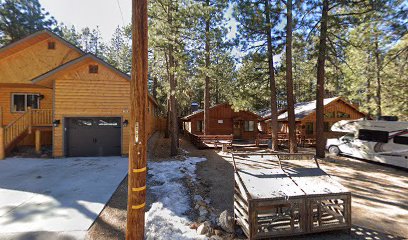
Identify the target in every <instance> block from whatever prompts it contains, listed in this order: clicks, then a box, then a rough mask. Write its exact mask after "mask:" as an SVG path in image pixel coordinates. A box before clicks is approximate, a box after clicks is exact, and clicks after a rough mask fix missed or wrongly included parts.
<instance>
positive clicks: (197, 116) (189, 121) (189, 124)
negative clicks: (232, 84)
mask: <svg viewBox="0 0 408 240" xmlns="http://www.w3.org/2000/svg"><path fill="white" fill-rule="evenodd" d="M182 121H183V129H184V130H185V131H187V132H189V133H191V134H194V135H203V134H204V133H203V129H204V110H198V111H195V112H193V113H192V114H190V115H188V116H185V117H183V118H182ZM258 122H259V116H258V115H257V114H255V113H252V112H250V111H234V110H233V109H232V106H231V105H230V104H228V103H222V104H218V105H215V106H213V107H210V123H209V125H210V126H209V135H231V134H232V135H233V138H234V139H236V140H254V139H256V137H257V135H258V128H257V125H258Z"/></svg>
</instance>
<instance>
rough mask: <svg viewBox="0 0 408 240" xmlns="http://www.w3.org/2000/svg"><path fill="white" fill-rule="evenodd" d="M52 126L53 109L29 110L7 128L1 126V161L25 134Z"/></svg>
mask: <svg viewBox="0 0 408 240" xmlns="http://www.w3.org/2000/svg"><path fill="white" fill-rule="evenodd" d="M46 126H52V110H51V109H30V108H29V109H28V110H27V111H26V112H25V113H23V114H22V115H21V116H20V117H19V118H17V119H16V120H14V121H13V122H11V123H9V124H8V125H7V126H5V127H2V126H1V125H0V159H4V158H5V151H6V149H7V148H8V147H9V146H10V145H11V144H12V143H13V142H14V141H15V140H16V139H17V138H18V137H20V136H21V135H22V134H23V133H25V132H26V131H28V133H31V129H32V127H46Z"/></svg>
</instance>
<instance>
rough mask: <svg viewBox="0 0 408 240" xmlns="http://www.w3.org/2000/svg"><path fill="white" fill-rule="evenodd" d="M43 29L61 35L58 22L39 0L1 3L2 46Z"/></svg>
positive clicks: (0, 41)
mask: <svg viewBox="0 0 408 240" xmlns="http://www.w3.org/2000/svg"><path fill="white" fill-rule="evenodd" d="M43 29H50V30H52V31H54V32H56V33H59V29H58V28H57V21H56V20H55V19H54V17H52V16H50V14H49V13H48V12H46V11H44V9H43V8H41V4H40V2H39V1H38V0H1V1H0V46H1V45H5V44H8V43H10V42H14V41H17V40H19V39H21V38H23V37H25V36H27V35H30V34H32V33H34V32H37V31H40V30H43Z"/></svg>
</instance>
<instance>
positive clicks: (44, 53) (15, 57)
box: [0, 35, 80, 83]
mask: <svg viewBox="0 0 408 240" xmlns="http://www.w3.org/2000/svg"><path fill="white" fill-rule="evenodd" d="M48 36H49V35H48ZM50 41H53V42H55V43H56V46H55V49H54V50H49V49H48V42H50ZM17 48H18V46H16V49H17ZM79 56H80V53H79V52H78V50H76V49H73V48H70V47H68V46H67V45H65V44H63V43H62V42H61V41H60V40H58V39H56V38H53V37H48V38H46V39H45V40H42V41H40V42H36V43H33V44H32V45H31V46H29V47H24V48H23V49H22V50H20V51H14V53H13V54H11V55H8V56H5V57H3V58H0V83H31V82H30V81H31V79H33V78H34V77H37V76H39V75H41V74H43V73H46V72H48V71H50V70H52V69H54V68H56V67H57V66H60V65H62V64H64V63H66V62H68V61H71V60H73V59H75V58H78V57H79Z"/></svg>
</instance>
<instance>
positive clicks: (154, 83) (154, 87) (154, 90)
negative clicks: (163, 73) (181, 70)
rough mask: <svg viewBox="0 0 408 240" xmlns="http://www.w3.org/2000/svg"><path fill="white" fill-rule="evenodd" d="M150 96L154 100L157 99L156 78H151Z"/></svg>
mask: <svg viewBox="0 0 408 240" xmlns="http://www.w3.org/2000/svg"><path fill="white" fill-rule="evenodd" d="M152 88H153V89H152V95H153V98H154V99H157V77H153V86H152Z"/></svg>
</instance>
